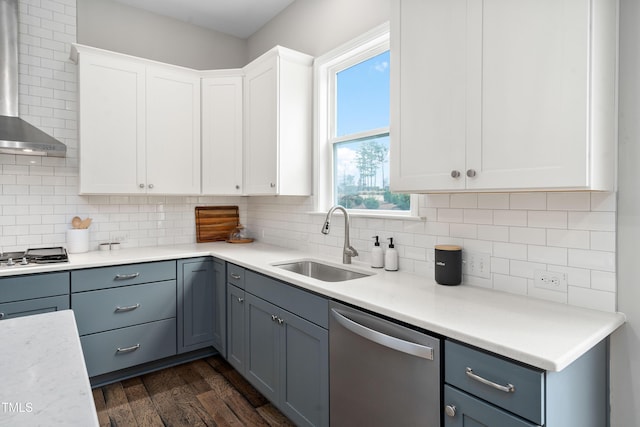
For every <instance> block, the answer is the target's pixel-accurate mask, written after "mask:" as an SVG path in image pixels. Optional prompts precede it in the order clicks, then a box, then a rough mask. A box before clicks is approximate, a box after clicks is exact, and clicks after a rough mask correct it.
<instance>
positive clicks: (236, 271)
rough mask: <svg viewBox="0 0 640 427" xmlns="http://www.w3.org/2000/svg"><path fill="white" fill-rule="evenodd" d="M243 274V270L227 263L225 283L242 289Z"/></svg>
mask: <svg viewBox="0 0 640 427" xmlns="http://www.w3.org/2000/svg"><path fill="white" fill-rule="evenodd" d="M244 273H245V269H244V268H242V267H239V266H237V265H234V264H230V263H227V283H230V284H232V285H235V286H237V287H239V288H240V289H244Z"/></svg>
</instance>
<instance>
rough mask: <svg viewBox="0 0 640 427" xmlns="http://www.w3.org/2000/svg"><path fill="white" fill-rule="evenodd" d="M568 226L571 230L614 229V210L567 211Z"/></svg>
mask: <svg viewBox="0 0 640 427" xmlns="http://www.w3.org/2000/svg"><path fill="white" fill-rule="evenodd" d="M568 220H569V222H568V228H569V229H572V230H591V231H615V229H616V214H615V212H569V216H568Z"/></svg>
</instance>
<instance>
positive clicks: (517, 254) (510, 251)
mask: <svg viewBox="0 0 640 427" xmlns="http://www.w3.org/2000/svg"><path fill="white" fill-rule="evenodd" d="M493 256H496V257H500V258H508V259H519V260H526V259H527V245H521V244H516V243H501V242H494V243H493Z"/></svg>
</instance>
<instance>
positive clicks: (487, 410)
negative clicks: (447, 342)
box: [444, 385, 537, 427]
mask: <svg viewBox="0 0 640 427" xmlns="http://www.w3.org/2000/svg"><path fill="white" fill-rule="evenodd" d="M444 405H445V408H447V409H449V408H455V413H454V414H453V415H451V414H449V413H446V411H445V416H444V427H464V426H467V425H469V424H471V425H474V426H480V425H483V426H500V427H535V426H536V425H537V424H533V423H530V422H528V421H525V420H523V419H522V418H518V417H516V416H514V415H512V414H510V413H508V412H506V411H503V410H501V409H499V408H496V407H495V406H493V405H490V404H488V403H486V402H483V401H482V400H480V399H476V398H475V397H473V396H470V395H468V394H466V393H463V392H461V391H460V390H456V389H455V388H453V387H451V386H448V385H445V386H444Z"/></svg>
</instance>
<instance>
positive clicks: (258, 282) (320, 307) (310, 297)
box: [245, 270, 329, 329]
mask: <svg viewBox="0 0 640 427" xmlns="http://www.w3.org/2000/svg"><path fill="white" fill-rule="evenodd" d="M245 290H246V291H247V292H251V293H252V294H254V295H256V296H258V297H260V298H263V299H265V300H267V301H269V302H271V303H273V304H275V305H277V306H278V307H281V308H284V309H285V310H287V311H290V312H292V313H294V314H297V315H298V316H300V317H303V318H305V319H307V320H309V321H311V322H313V323H315V324H316V325H319V326H322V327H323V328H325V329H329V301H328V300H327V299H326V298H322V297H321V296H318V295H315V294H312V293H310V292H307V291H305V290H302V289H299V288H296V287H294V286H291V285H288V284H286V283H283V282H280V281H278V280H275V279H272V278H270V277H267V276H263V275H261V274H258V273H254V272H253V271H250V270H247V272H246V277H245Z"/></svg>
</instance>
